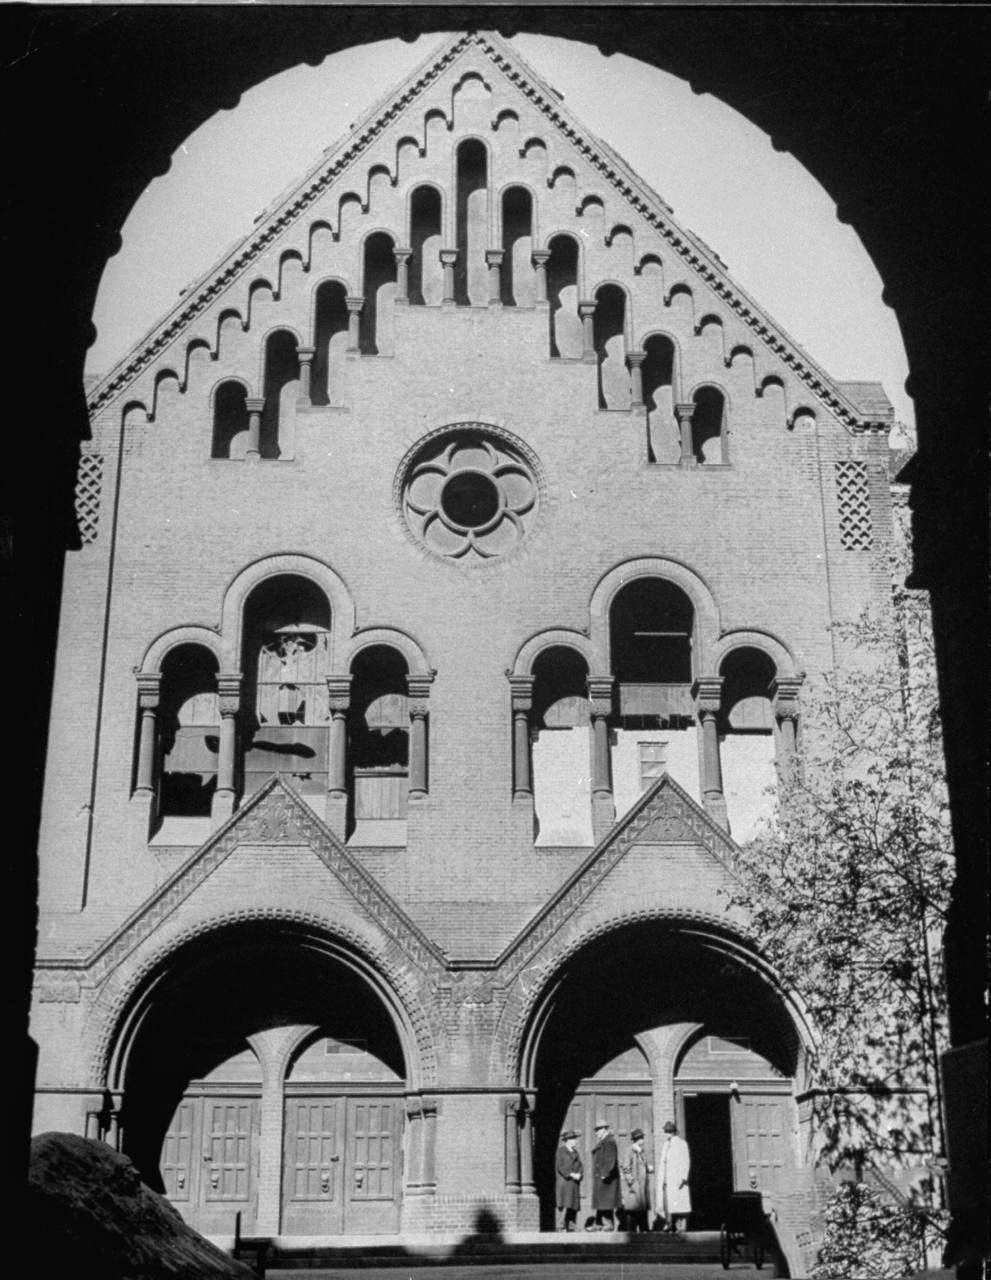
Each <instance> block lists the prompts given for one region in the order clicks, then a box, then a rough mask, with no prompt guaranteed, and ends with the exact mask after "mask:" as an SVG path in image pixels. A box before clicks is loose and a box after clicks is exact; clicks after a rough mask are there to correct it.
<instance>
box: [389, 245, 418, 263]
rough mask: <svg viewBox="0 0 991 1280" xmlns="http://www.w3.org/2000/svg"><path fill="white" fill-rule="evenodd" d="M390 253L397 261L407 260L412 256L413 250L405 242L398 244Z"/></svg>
mask: <svg viewBox="0 0 991 1280" xmlns="http://www.w3.org/2000/svg"><path fill="white" fill-rule="evenodd" d="M392 253H393V256H394V257H395V259H396V261H397V262H409V260H410V258H412V256H413V250H412V249H411V248H410V247H409V246H408V245H405V244H401V245H398V246H397V247H396V248H395V249H393V251H392Z"/></svg>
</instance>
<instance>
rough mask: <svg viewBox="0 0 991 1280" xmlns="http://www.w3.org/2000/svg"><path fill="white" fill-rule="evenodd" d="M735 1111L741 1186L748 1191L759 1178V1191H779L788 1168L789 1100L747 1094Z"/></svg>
mask: <svg viewBox="0 0 991 1280" xmlns="http://www.w3.org/2000/svg"><path fill="white" fill-rule="evenodd" d="M733 1112H734V1126H733V1145H734V1148H735V1154H736V1159H735V1161H734V1164H735V1166H736V1168H735V1177H736V1185H737V1187H738V1188H739V1189H741V1190H747V1189H748V1188H749V1187H750V1182H751V1179H752V1178H755V1179H756V1181H757V1187H758V1189H759V1190H761V1191H763V1192H765V1193H767V1194H772V1195H774V1194H777V1193H778V1192H779V1191H780V1190H781V1187H782V1179H783V1175H784V1168H785V1156H786V1145H785V1128H784V1121H785V1100H784V1099H783V1098H748V1097H744V1098H742V1099H741V1100H740V1103H739V1105H738V1106H736V1107H734V1108H733Z"/></svg>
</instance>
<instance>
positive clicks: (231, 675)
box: [217, 671, 241, 716]
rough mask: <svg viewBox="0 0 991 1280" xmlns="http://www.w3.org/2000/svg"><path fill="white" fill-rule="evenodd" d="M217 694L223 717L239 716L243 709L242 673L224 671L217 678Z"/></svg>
mask: <svg viewBox="0 0 991 1280" xmlns="http://www.w3.org/2000/svg"><path fill="white" fill-rule="evenodd" d="M217 694H218V700H219V703H220V714H221V715H222V716H234V715H237V713H238V711H239V710H240V707H241V673H240V671H222V672H220V674H219V675H218V676H217Z"/></svg>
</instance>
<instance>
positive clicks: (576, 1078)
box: [521, 921, 806, 1229]
mask: <svg viewBox="0 0 991 1280" xmlns="http://www.w3.org/2000/svg"><path fill="white" fill-rule="evenodd" d="M802 1043H803V1037H802V1033H801V1031H800V1029H799V1027H798V1025H797V1024H796V1021H795V1019H794V1017H793V1011H790V1010H789V1008H788V1006H787V1004H786V1002H785V1000H784V999H783V997H782V996H781V994H779V993H778V992H777V991H776V990H775V989H774V987H773V986H772V985H771V982H770V980H769V978H768V977H767V976H765V975H764V974H762V973H761V972H760V971H759V966H758V963H757V959H756V957H755V956H753V955H752V954H748V950H747V948H746V947H744V946H742V945H741V944H740V943H739V941H736V940H734V939H732V938H731V937H729V936H728V935H723V934H721V933H720V932H719V931H718V930H714V929H708V928H703V927H700V926H697V925H694V924H688V923H675V922H662V921H655V922H642V923H637V924H631V925H627V926H625V927H623V928H620V929H617V930H615V931H613V932H611V933H609V934H608V935H606V936H604V937H602V938H599V939H597V940H596V941H594V942H592V943H590V944H589V945H588V946H587V947H585V948H583V949H582V950H581V951H580V952H579V953H578V954H577V955H575V956H574V957H573V958H572V959H571V960H570V961H569V962H568V964H567V965H566V967H565V968H563V969H562V970H560V971H559V972H558V974H557V975H556V976H555V978H554V979H553V981H552V982H551V984H549V986H548V988H547V991H546V992H545V995H544V997H543V999H542V1001H541V1003H540V1004H539V1006H538V1008H537V1009H536V1011H535V1014H534V1016H533V1019H532V1021H531V1026H530V1031H529V1034H528V1037H527V1040H526V1043H525V1046H524V1052H523V1057H522V1062H521V1066H522V1083H523V1084H524V1086H525V1087H527V1088H529V1089H533V1090H534V1091H535V1094H536V1117H537V1123H536V1139H535V1151H534V1165H535V1179H536V1185H537V1192H538V1195H539V1197H540V1202H541V1225H542V1227H543V1228H544V1229H550V1228H551V1227H552V1226H553V1217H554V1214H553V1204H554V1154H555V1150H556V1147H557V1143H558V1140H559V1135H560V1133H561V1131H562V1129H565V1128H573V1129H576V1130H577V1131H578V1132H579V1134H580V1135H581V1137H580V1139H579V1152H580V1154H581V1155H582V1158H583V1160H584V1161H585V1167H586V1170H589V1169H590V1164H591V1160H590V1152H591V1148H592V1145H593V1142H594V1138H593V1126H594V1122H595V1120H596V1119H597V1118H598V1117H605V1118H606V1119H607V1120H608V1122H609V1124H610V1126H611V1127H612V1130H613V1132H614V1134H615V1135H616V1138H617V1141H618V1145H619V1151H620V1157H621V1158H622V1156H623V1154H624V1152H625V1150H626V1149H627V1148H628V1146H629V1141H630V1133H631V1131H632V1130H633V1129H634V1128H635V1127H639V1128H641V1129H643V1130H644V1132H645V1134H646V1141H645V1149H646V1151H647V1154H648V1158H649V1159H650V1160H651V1162H652V1163H654V1164H655V1166H656V1165H657V1164H658V1163H659V1157H660V1151H661V1143H662V1139H663V1125H664V1123H665V1121H668V1120H674V1121H675V1123H676V1124H677V1125H678V1129H679V1132H681V1133H682V1134H684V1135H685V1136H686V1137H687V1139H688V1142H689V1145H690V1147H691V1150H692V1174H691V1180H690V1184H691V1190H692V1197H693V1216H692V1219H691V1221H690V1228H692V1229H703V1228H709V1227H713V1226H715V1227H718V1225H719V1223H720V1222H721V1221H722V1218H723V1215H724V1210H725V1206H726V1201H727V1198H728V1196H729V1194H730V1192H732V1191H734V1190H747V1189H751V1188H754V1187H756V1188H759V1189H760V1190H761V1191H762V1192H763V1193H764V1196H765V1201H767V1202H769V1203H770V1204H775V1203H782V1204H783V1203H784V1202H785V1201H787V1200H788V1199H789V1198H790V1197H791V1196H792V1195H795V1194H798V1193H800V1189H801V1187H802V1186H803V1185H804V1181H805V1178H806V1172H805V1171H804V1170H802V1169H800V1167H799V1161H798V1142H797V1127H798V1116H797V1108H796V1105H795V1101H794V1095H795V1086H794V1082H795V1078H796V1076H797V1075H798V1074H799V1073H800V1071H801V1069H802V1061H803V1049H802ZM589 1196H590V1188H589V1183H588V1181H587V1180H586V1182H585V1183H584V1184H583V1190H582V1207H581V1215H582V1216H583V1217H584V1216H586V1215H587V1214H589V1213H591V1205H590V1200H589Z"/></svg>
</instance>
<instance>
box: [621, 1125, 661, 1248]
mask: <svg viewBox="0 0 991 1280" xmlns="http://www.w3.org/2000/svg"><path fill="white" fill-rule="evenodd" d="M653 1172H654V1168H653V1166H652V1165H650V1164H648V1163H647V1157H646V1156H645V1155H644V1153H643V1130H642V1129H634V1130H633V1132H632V1133H631V1134H630V1149H629V1151H628V1152H627V1153H626V1159H625V1160H624V1161H623V1164H622V1168H621V1174H622V1190H623V1212H624V1213H625V1215H626V1229H627V1231H646V1230H647V1212H648V1210H649V1208H650V1175H651V1174H652V1173H653Z"/></svg>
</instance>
